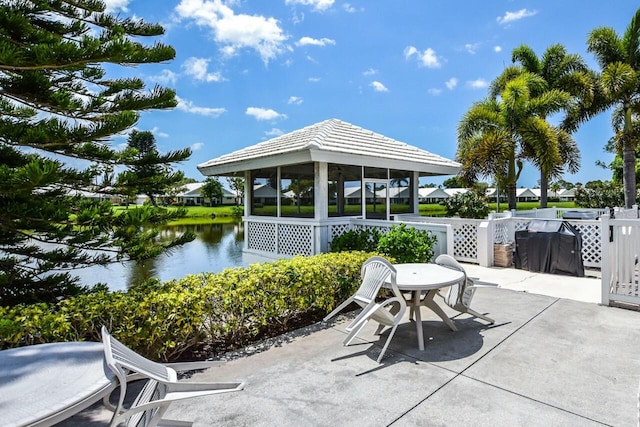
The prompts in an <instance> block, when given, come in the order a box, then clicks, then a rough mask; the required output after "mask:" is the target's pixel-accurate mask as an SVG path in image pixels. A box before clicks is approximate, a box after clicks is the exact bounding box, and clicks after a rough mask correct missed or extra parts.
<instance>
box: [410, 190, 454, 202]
mask: <svg viewBox="0 0 640 427" xmlns="http://www.w3.org/2000/svg"><path fill="white" fill-rule="evenodd" d="M418 197H419V200H420V203H440V202H442V201H443V200H445V199H448V198H449V195H448V194H447V193H446V192H445V191H444V190H443V189H442V188H438V187H430V188H418Z"/></svg>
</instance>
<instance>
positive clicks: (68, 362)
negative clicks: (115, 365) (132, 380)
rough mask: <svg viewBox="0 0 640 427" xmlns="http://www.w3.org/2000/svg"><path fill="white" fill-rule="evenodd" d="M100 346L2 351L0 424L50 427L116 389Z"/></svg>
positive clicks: (45, 346) (53, 345)
mask: <svg viewBox="0 0 640 427" xmlns="http://www.w3.org/2000/svg"><path fill="white" fill-rule="evenodd" d="M116 385H117V381H116V380H115V377H114V375H113V373H112V372H111V370H110V369H109V368H108V367H107V366H106V365H105V363H104V350H103V345H102V343H99V342H61V343H49V344H38V345H32V346H26V347H19V348H13V349H10V350H2V351H0V424H2V425H8V426H23V425H35V426H50V425H53V424H55V423H58V422H60V421H62V420H64V419H66V418H69V417H70V416H72V415H74V414H76V413H78V412H80V411H81V410H83V409H85V408H87V407H88V406H90V405H91V404H93V403H95V402H97V401H98V400H100V399H101V398H103V397H104V396H108V395H109V394H110V393H111V391H113V389H114V388H115V387H116Z"/></svg>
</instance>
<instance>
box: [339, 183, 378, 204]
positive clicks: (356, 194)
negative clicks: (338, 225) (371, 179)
mask: <svg viewBox="0 0 640 427" xmlns="http://www.w3.org/2000/svg"><path fill="white" fill-rule="evenodd" d="M364 194H365V197H366V201H367V203H373V192H372V191H371V190H369V189H368V188H365V191H364ZM344 201H345V205H359V204H361V203H362V192H361V191H360V187H346V188H345V189H344Z"/></svg>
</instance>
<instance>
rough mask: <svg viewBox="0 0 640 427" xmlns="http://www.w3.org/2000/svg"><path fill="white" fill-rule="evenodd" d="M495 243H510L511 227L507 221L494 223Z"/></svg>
mask: <svg viewBox="0 0 640 427" xmlns="http://www.w3.org/2000/svg"><path fill="white" fill-rule="evenodd" d="M494 224H495V226H494V232H493V243H509V225H508V224H507V222H505V221H499V222H495V223H494Z"/></svg>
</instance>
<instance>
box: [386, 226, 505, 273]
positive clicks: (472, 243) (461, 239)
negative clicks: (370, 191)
mask: <svg viewBox="0 0 640 427" xmlns="http://www.w3.org/2000/svg"><path fill="white" fill-rule="evenodd" d="M396 221H402V222H407V221H413V222H414V223H420V222H424V223H431V224H445V225H449V226H451V228H452V230H453V250H452V251H451V252H449V254H450V255H453V257H454V258H455V259H457V260H458V261H464V262H472V263H478V258H479V256H480V252H482V250H483V249H481V245H479V240H478V239H479V235H478V230H479V228H480V224H482V222H483V221H484V220H482V219H465V218H443V217H425V216H416V215H398V216H397V217H396ZM492 250H493V249H492Z"/></svg>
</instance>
